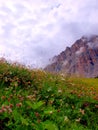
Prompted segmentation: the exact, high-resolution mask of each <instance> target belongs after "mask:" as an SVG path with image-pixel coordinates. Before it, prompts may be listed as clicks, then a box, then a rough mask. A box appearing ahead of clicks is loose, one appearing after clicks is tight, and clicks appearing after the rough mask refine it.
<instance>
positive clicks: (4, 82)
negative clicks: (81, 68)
mask: <svg viewBox="0 0 98 130" xmlns="http://www.w3.org/2000/svg"><path fill="white" fill-rule="evenodd" d="M0 130H98V78H96V79H91V78H74V77H73V78H72V77H65V76H64V75H62V74H50V73H48V72H44V71H42V70H31V69H28V68H26V67H24V66H21V65H17V64H9V63H7V62H6V61H3V60H1V61H0Z"/></svg>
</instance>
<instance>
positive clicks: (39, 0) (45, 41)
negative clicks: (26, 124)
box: [0, 0, 98, 68]
mask: <svg viewBox="0 0 98 130" xmlns="http://www.w3.org/2000/svg"><path fill="white" fill-rule="evenodd" d="M91 34H98V0H76V1H74V0H0V57H5V58H6V59H7V60H9V61H13V62H16V61H18V62H20V63H22V64H26V65H30V66H32V67H37V68H39V67H44V66H45V65H47V64H48V63H49V61H50V60H49V59H51V58H52V57H54V56H55V55H58V54H59V53H60V52H61V51H63V50H65V49H66V47H67V46H69V47H70V46H71V45H72V44H73V43H74V42H75V41H76V40H77V39H79V38H81V37H82V36H84V35H91Z"/></svg>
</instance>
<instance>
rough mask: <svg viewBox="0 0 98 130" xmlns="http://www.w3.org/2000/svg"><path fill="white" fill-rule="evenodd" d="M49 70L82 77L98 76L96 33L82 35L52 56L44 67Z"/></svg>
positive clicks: (97, 42)
mask: <svg viewBox="0 0 98 130" xmlns="http://www.w3.org/2000/svg"><path fill="white" fill-rule="evenodd" d="M45 70H46V71H50V72H63V73H66V74H68V75H73V74H74V75H78V76H83V77H97V76H98V35H92V36H90V37H86V36H83V37H82V38H80V39H78V40H77V41H76V42H75V43H74V44H73V45H72V46H71V47H67V48H66V50H64V51H63V52H61V53H60V54H59V55H57V56H55V57H54V58H53V62H52V63H50V64H49V65H48V66H46V68H45Z"/></svg>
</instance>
